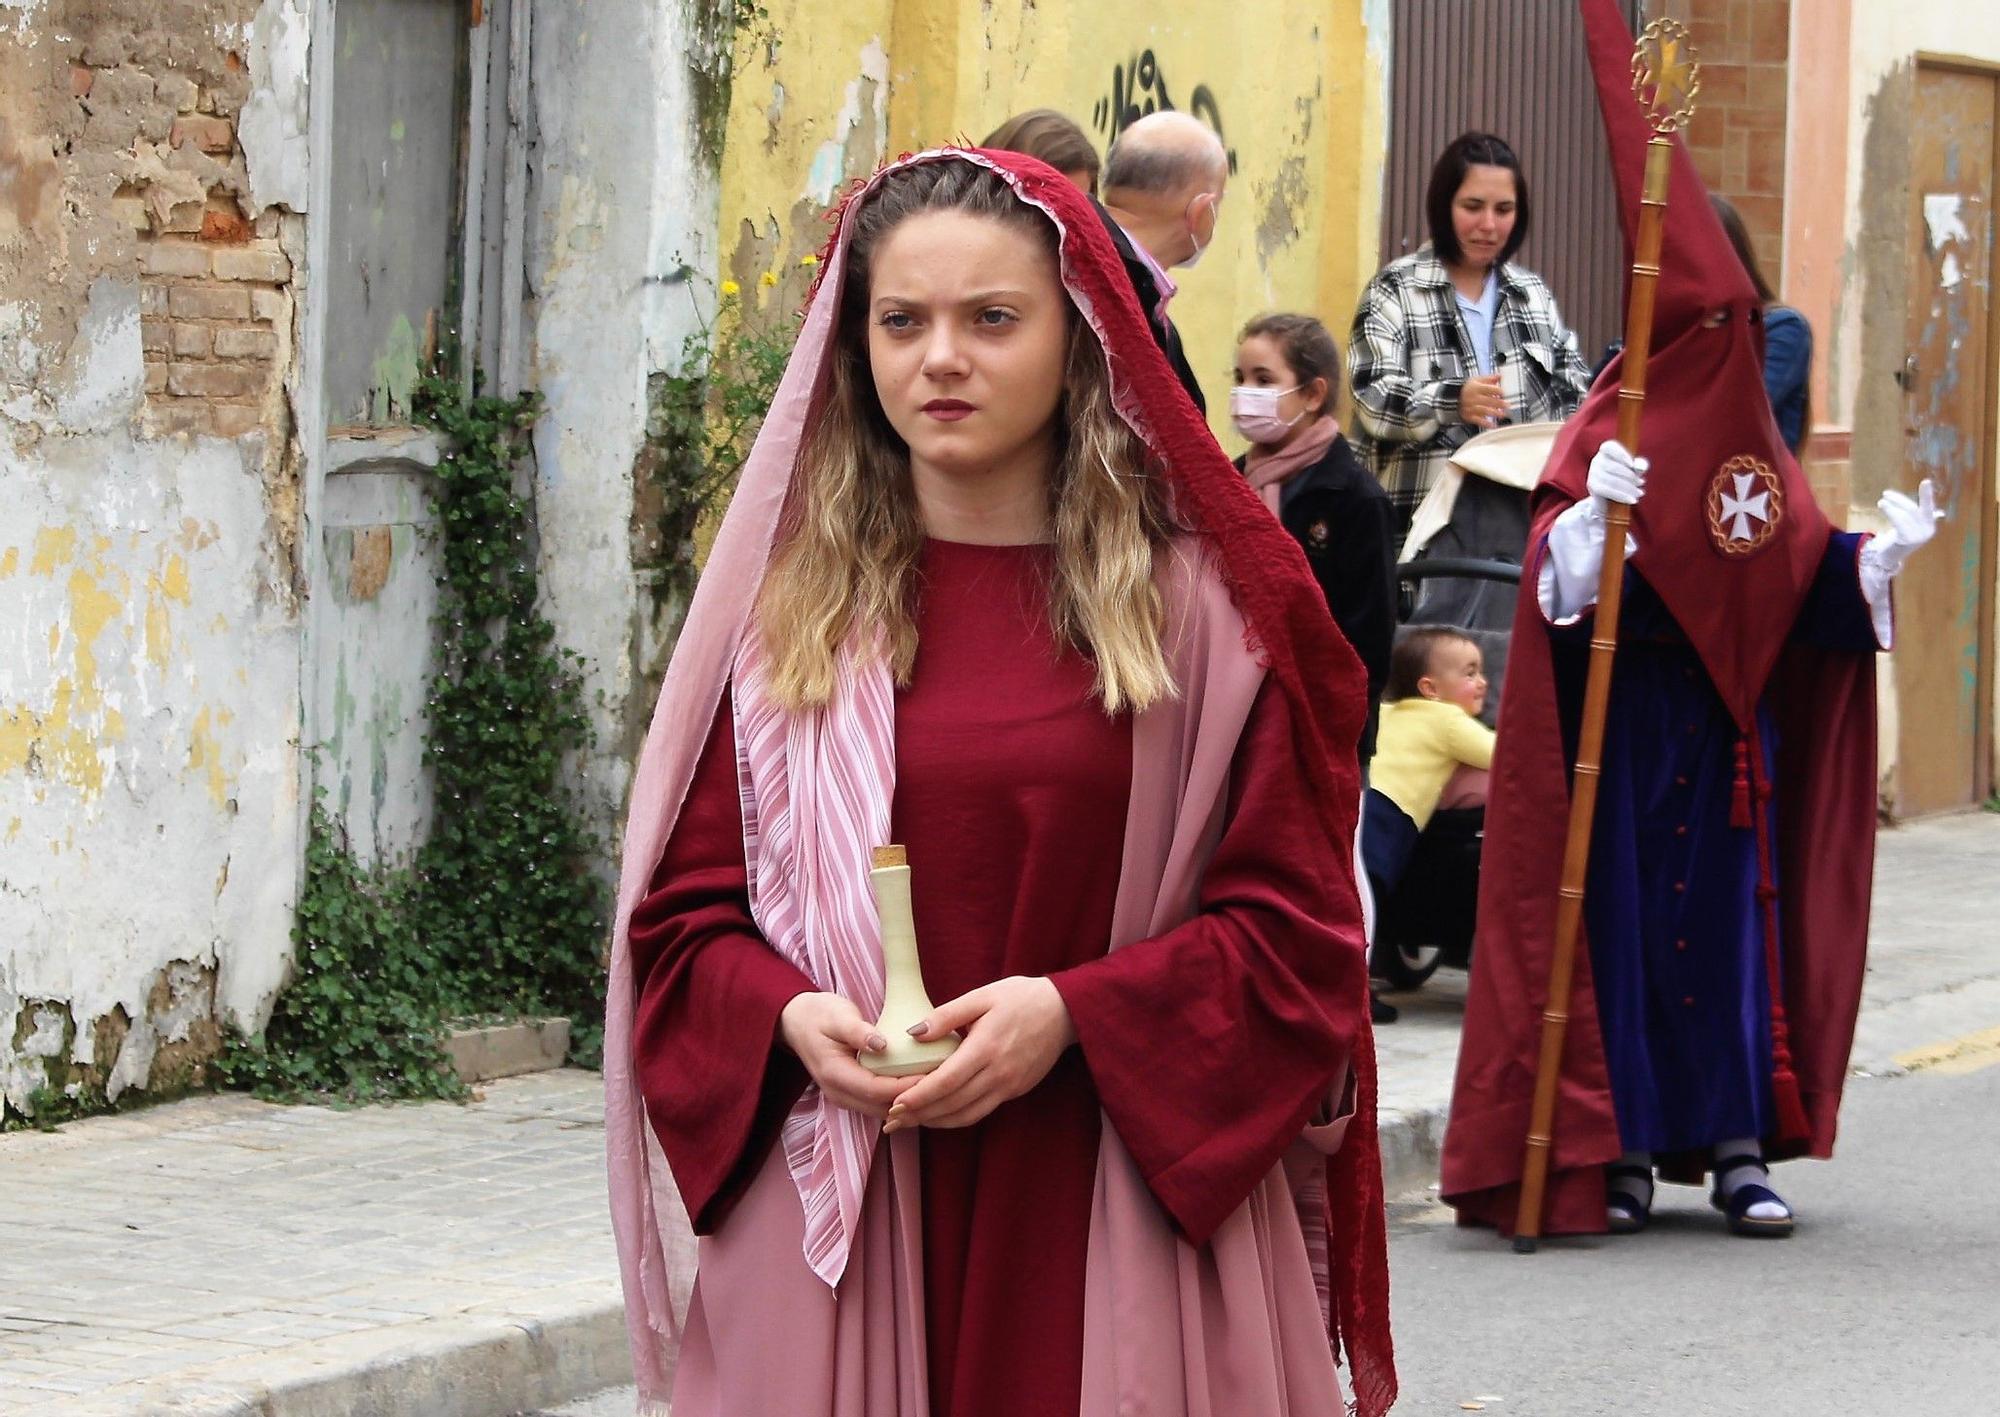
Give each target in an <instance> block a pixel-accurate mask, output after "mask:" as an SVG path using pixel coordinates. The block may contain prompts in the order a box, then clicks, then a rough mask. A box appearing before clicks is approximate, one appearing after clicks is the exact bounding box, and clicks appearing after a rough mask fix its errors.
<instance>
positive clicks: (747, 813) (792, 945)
mask: <svg viewBox="0 0 2000 1417" xmlns="http://www.w3.org/2000/svg"><path fill="white" fill-rule="evenodd" d="M765 684H766V678H765V673H764V665H763V655H762V652H761V648H760V645H759V642H758V637H757V635H756V634H755V632H754V631H753V632H752V633H750V634H748V635H746V636H745V637H744V640H743V644H742V647H741V648H740V649H739V650H738V652H737V658H736V670H735V674H734V683H733V692H732V696H731V702H732V703H733V704H734V706H735V712H736V780H737V790H738V792H739V793H740V794H741V800H742V805H743V856H744V861H745V863H746V865H747V867H748V873H749V881H750V913H751V915H752V917H753V918H755V920H756V921H757V928H758V929H759V930H760V931H762V932H763V935H764V938H765V939H766V940H767V941H769V942H770V945H771V947H772V948H773V949H775V950H776V951H777V952H778V953H779V954H781V955H783V956H784V957H785V958H786V959H788V960H790V961H791V962H792V963H793V964H795V965H797V966H798V967H799V970H800V972H801V973H803V974H805V975H806V976H807V977H808V978H809V979H811V980H812V981H813V983H814V984H815V985H817V986H818V987H819V988H820V989H821V990H823V991H824V992H826V993H829V994H840V995H843V996H844V997H846V998H848V999H851V1000H853V1002H854V1005H855V1007H856V1008H858V1009H860V1010H861V1012H862V1014H863V1016H865V1017H867V1018H871V1019H872V1018H874V1017H876V1016H877V1015H878V1014H879V1013H880V1012H881V1010H882V992H883V988H884V985H883V965H882V925H881V921H880V920H879V919H878V918H877V916H876V912H875V898H874V895H873V893H872V892H871V891H870V890H869V886H868V879H869V878H868V871H869V867H870V864H871V862H870V857H869V852H870V849H871V848H873V847H876V846H881V845H884V844H886V843H887V842H888V841H889V807H890V802H891V799H892V798H893V797H894V795H895V784H896V742H895V728H896V701H895V684H894V682H893V681H892V679H891V676H890V673H889V666H888V662H887V660H886V659H885V658H884V657H883V656H881V655H880V654H874V655H869V656H866V657H865V658H861V657H859V656H856V655H855V654H853V653H851V652H850V653H846V654H843V655H842V656H841V660H840V674H839V679H838V681H837V682H836V684H835V686H834V692H833V698H832V700H831V702H829V703H828V704H827V705H826V707H825V708H822V709H817V710H814V711H811V712H807V713H790V712H787V711H786V710H784V709H783V708H780V707H779V706H778V705H777V704H775V703H773V702H772V701H771V697H770V695H769V694H768V693H767V692H766V689H765ZM880 1129H881V1123H880V1122H878V1121H876V1120H875V1119H874V1118H873V1117H868V1116H864V1115H863V1114H861V1113H859V1112H852V1111H849V1110H848V1109H847V1108H845V1107H836V1106H835V1105H834V1104H833V1103H831V1102H829V1101H827V1100H826V1096H825V1094H823V1093H822V1092H821V1091H820V1090H819V1089H818V1088H817V1087H813V1086H808V1087H807V1088H806V1090H805V1093H804V1095H803V1096H801V1097H800V1098H799V1100H798V1103H797V1104H796V1105H795V1106H794V1107H793V1108H792V1111H791V1114H790V1115H789V1116H788V1117H786V1118H785V1126H784V1147H785V1162H786V1165H787V1166H788V1167H789V1168H790V1169H791V1173H792V1179H793V1180H794V1181H795V1182H796V1183H797V1184H798V1188H799V1199H800V1201H801V1203H802V1204H803V1205H804V1207H805V1219H806V1227H805V1230H806V1263H807V1264H809V1265H810V1266H811V1267H812V1271H813V1273H814V1274H817V1275H818V1276H819V1277H820V1278H821V1279H823V1280H825V1281H826V1282H827V1284H829V1285H837V1284H839V1283H840V1276H841V1274H842V1273H843V1272H844V1271H845V1270H846V1268H847V1253H848V1249H849V1247H850V1246H851V1245H852V1243H853V1238H854V1235H855V1232H856V1230H857V1228H858V1225H859V1221H860V1216H861V1198H862V1196H863V1195H864V1194H865V1193H866V1192H867V1190H868V1165H869V1162H870V1160H871V1159H872V1158H873V1156H874V1154H875V1142H876V1139H877V1137H878V1136H879V1134H880Z"/></svg>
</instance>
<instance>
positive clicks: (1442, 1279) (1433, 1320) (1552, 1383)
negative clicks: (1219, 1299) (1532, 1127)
mask: <svg viewBox="0 0 2000 1417" xmlns="http://www.w3.org/2000/svg"><path fill="white" fill-rule="evenodd" d="M1983 1057H1984V1058H1985V1059H1986V1060H1987V1061H1989V1062H1995V1063H2000V1053H1995V1052H1992V1051H1991V1050H1989V1051H1988V1052H1986V1053H1985V1054H1984V1055H1983ZM1966 1061H1969V1062H1977V1061H1979V1059H1978V1058H1974V1059H1969V1060H1966ZM1849 1088H1850V1091H1849V1093H1848V1100H1847V1105H1846V1107H1845V1108H1844V1109H1843V1112H1842V1128H1843V1135H1842V1137H1841V1140H1840V1144H1839V1153H1840V1154H1839V1156H1838V1158H1837V1159H1836V1160H1834V1161H1832V1162H1826V1163H1821V1162H1796V1163H1792V1164H1789V1165H1786V1166H1782V1167H1780V1168H1778V1172H1777V1176H1778V1181H1779V1184H1780V1187H1781V1189H1782V1190H1783V1191H1784V1193H1785V1195H1786V1198H1787V1199H1788V1200H1790V1201H1791V1203H1792V1205H1793V1206H1794V1208H1795V1209H1796V1210H1797V1212H1798V1215H1799V1228H1798V1232H1797V1234H1796V1235H1795V1236H1794V1237H1793V1238H1792V1239H1790V1240H1782V1241H1771V1240H1746V1239H1739V1238H1736V1237H1734V1236H1731V1235H1730V1234H1729V1233H1728V1232H1727V1230H1725V1229H1724V1228H1723V1225H1722V1219H1721V1217H1720V1216H1719V1215H1717V1214H1716V1213H1715V1212H1714V1211H1712V1210H1710V1209H1709V1208H1708V1199H1707V1193H1706V1192H1705V1191H1697V1190H1693V1189H1690V1188H1686V1187H1678V1186H1675V1187H1667V1188H1664V1189H1663V1190H1662V1192H1661V1195H1660V1199H1659V1201H1658V1203H1657V1204H1656V1206H1655V1209H1654V1223H1653V1226H1652V1228H1651V1229H1649V1230H1648V1231H1646V1232H1645V1233H1644V1234H1641V1235H1637V1236H1632V1237H1627V1238H1623V1239H1617V1240H1613V1239H1611V1238H1609V1237H1606V1238H1603V1239H1596V1240H1589V1241H1584V1240H1565V1241H1551V1242H1548V1243H1545V1244H1544V1245H1543V1247H1542V1249H1541V1250H1540V1252H1539V1253H1537V1254H1535V1255H1532V1256H1521V1255H1516V1254H1514V1253H1513V1251H1512V1249H1511V1248H1510V1247H1509V1246H1508V1245H1506V1244H1504V1243H1502V1242H1501V1241H1499V1240H1498V1239H1496V1238H1495V1237H1494V1236H1493V1235H1492V1234H1490V1233H1487V1232H1481V1231H1468V1230H1458V1229H1456V1228H1455V1227H1453V1225H1452V1224H1451V1220H1450V1212H1448V1211H1446V1210H1445V1209H1444V1208H1442V1207H1440V1206H1438V1205H1436V1204H1434V1203H1408V1202H1405V1203H1403V1204H1400V1205H1398V1206H1397V1207H1396V1208H1395V1210H1394V1213H1393V1215H1392V1225H1393V1233H1392V1236H1391V1242H1390V1266H1391V1270H1392V1277H1393V1286H1394V1287H1393V1292H1392V1303H1393V1308H1394V1315H1395V1330H1396V1342H1397V1349H1398V1364H1397V1366H1398V1369H1399V1370H1400V1372H1401V1375H1402V1391H1403V1395H1402V1398H1401V1400H1400V1401H1398V1402H1397V1404H1396V1408H1395V1411H1396V1413H1397V1414H1398V1417H1434V1414H1454V1417H1455V1414H1457V1413H1460V1412H1463V1411H1481V1410H1483V1411H1485V1412H1488V1413H1492V1414H1494V1417H1594V1415H1595V1414H1599V1413H1606V1414H1609V1413H1616V1414H1619V1417H1651V1414H1661V1417H1668V1414H1671V1417H1696V1415H1697V1414H1699V1417H1729V1414H1737V1413H1741V1414H1756V1417H1821V1414H1830V1413H1871V1414H1873V1413H1884V1414H1897V1415H1898V1417H1903V1414H1909V1417H1974V1414H1979V1415H1980V1417H1986V1414H1991V1413H1994V1412H1995V1411H1996V1410H2000V1217H1997V1216H1996V1208H1997V1207H2000V1185H1996V1182H1995V1178H1996V1176H2000V1125H1996V1121H2000V1066H1986V1067H1983V1068H1978V1069H1976V1070H1972V1071H1965V1072H1958V1073H1953V1072H1945V1071H1941V1070H1935V1069H1933V1070H1927V1071H1918V1072H1912V1073H1908V1074H1906V1075H1903V1076H1900V1077H1881V1078H1857V1079H1853V1080H1852V1081H1850V1083H1849Z"/></svg>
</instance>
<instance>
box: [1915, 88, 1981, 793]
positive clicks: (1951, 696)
mask: <svg viewBox="0 0 2000 1417" xmlns="http://www.w3.org/2000/svg"><path fill="white" fill-rule="evenodd" d="M1996 93H2000V76H1996V75H1994V74H1992V73H1981V72H1971V71H1964V70H1956V69H1950V68H1944V67H1935V68H1933V67H1929V66H1925V67H1922V68H1920V69H1919V70H1918V71H1917V82H1916V98H1915V105H1916V107H1915V112H1914V113H1913V114H1912V121H1911V125H1910V158H1911V197H1910V203H1911V205H1910V214H1909V235H1908V262H1909V266H1908V269H1909V287H1908V290H1909V296H1908V307H1907V308H1908V316H1907V331H1906V343H1905V348H1906V350H1907V352H1908V357H1907V358H1906V359H1905V361H1904V364H1903V369H1902V372H1901V375H1900V378H1901V380H1902V384H1903V446H1904V468H1903V474H1902V477H1903V486H1904V488H1905V489H1906V490H1911V491H1913V490H1914V489H1915V488H1916V485H1917V483H1918V481H1919V480H1920V479H1922V478H1926V477H1928V478H1930V479H1931V480H1932V481H1933V482H1934V483H1935V484H1936V486H1937V490H1938V502H1939V505H1940V506H1941V507H1943V508H1944V509H1945V512H1946V515H1945V519H1944V520H1943V521H1942V522H1940V523H1939V524H1938V532H1937V540H1936V541H1935V542H1934V543H1933V544H1932V545H1931V546H1929V547H1927V548H1926V549H1925V550H1924V551H1923V552H1922V553H1921V554H1920V555H1918V556H1917V557H1915V558H1914V559H1913V560H1912V561H1911V562H1910V565H1909V569H1908V570H1907V571H1905V572H1904V574H1903V576H1902V579H1901V581H1900V582H1899V584H1898V585H1897V588H1896V598H1897V617H1896V618H1897V623H1898V627H1899V633H1898V641H1897V645H1896V654H1895V674H1896V703H1897V710H1898V719H1899V732H1898V739H1897V759H1896V761H1897V769H1896V782H1895V809H1896V814H1897V815H1898V816H1911V815H1916V814H1918V813H1923V812H1937V811H1945V810H1949V809H1950V808H1954V807H1964V806H1969V805H1971V804H1973V803H1976V802H1979V801H1981V800H1983V799H1984V798H1985V796H1986V794H1987V793H1988V792H1990V791H1991V790H1992V770H1993V761H1992V728H1993V586H1994V557H1993V542H1994V536H1993V509H1994V501H1993V437H1994V391H1995V365H1994V363H1993V358H1992V353H1993V352H1992V349H1991V346H1990V343H1989V340H1990V326H1989V318H1990V314H1991V308H1992V306H1991V302H1992V276H1993V234H1994V233H1993V170H1994V140H1995V118H1996Z"/></svg>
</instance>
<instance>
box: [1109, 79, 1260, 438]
mask: <svg viewBox="0 0 2000 1417" xmlns="http://www.w3.org/2000/svg"><path fill="white" fill-rule="evenodd" d="M1103 181H1104V201H1103V204H1102V206H1101V207H1100V211H1101V213H1102V215H1103V217H1104V225H1105V228H1106V229H1107V230H1108V231H1110V233H1111V239H1112V241H1113V242H1114V243H1115V244H1116V245H1117V247H1118V254H1119V256H1120V257H1121V258H1122V259H1123V260H1124V262H1125V273H1126V275H1128V276H1130V277H1131V279H1132V289H1133V290H1135V291H1136V292H1138V296H1139V305H1140V307H1141V308H1142V309H1144V310H1145V312H1146V314H1147V316H1148V317H1150V319H1151V320H1152V323H1153V337H1154V339H1156V340H1157V341H1158V342H1159V345H1160V348H1161V350H1163V351H1164V352H1165V353H1166V356H1167V362H1168V363H1169V364H1171V365H1173V367H1174V373H1175V374H1176V375H1178V376H1179V378H1180V381H1181V387H1182V388H1184V389H1186V390H1187V391H1188V397H1189V398H1191V399H1193V400H1194V406H1195V407H1196V408H1198V409H1200V410H1201V411H1202V412H1203V413H1206V412H1207V411H1208V401H1207V400H1206V399H1204V398H1203V397H1202V394H1201V382H1200V380H1198V379H1196V378H1195V376H1194V369H1193V368H1192V367H1191V366H1190V365H1189V364H1188V361H1187V355H1186V354H1185V353H1183V352H1182V350H1181V337H1180V332H1179V331H1178V330H1176V329H1175V328H1174V323H1173V321H1172V320H1170V319H1168V318H1167V302H1169V301H1170V300H1172V299H1173V298H1174V293H1175V292H1176V291H1177V290H1178V289H1179V287H1178V286H1177V285H1176V284H1175V283H1174V278H1173V277H1172V276H1171V275H1169V274H1168V272H1169V271H1171V270H1173V269H1175V268H1176V267H1178V268H1181V269H1185V268H1187V267H1189V266H1192V265H1193V264H1194V263H1195V262H1196V261H1198V260H1200V259H1201V255H1202V252H1204V251H1206V250H1207V249H1208V246H1209V243H1210V242H1212V241H1213V240H1214V239H1215V222H1216V216H1217V212H1218V209H1219V208H1220V207H1221V206H1222V193H1223V189H1224V188H1225V187H1226V186H1228V184H1229V154H1228V152H1227V150H1225V149H1224V148H1223V146H1222V139H1220V138H1218V137H1217V136H1216V135H1215V130H1214V129H1212V128H1210V127H1209V126H1208V125H1207V124H1206V123H1203V122H1202V121H1201V120H1200V119H1198V118H1193V117H1190V116H1189V115H1187V114H1185V113H1174V112H1160V113H1149V114H1147V115H1146V116H1145V117H1144V118H1141V119H1140V120H1139V121H1138V122H1136V123H1134V124H1133V125H1132V126H1131V127H1129V128H1127V129H1126V130H1125V131H1124V132H1123V133H1120V134H1119V135H1118V140H1117V141H1116V142H1114V143H1113V144H1112V145H1111V152H1110V154H1109V156H1107V157H1106V158H1105V161H1104V179H1103Z"/></svg>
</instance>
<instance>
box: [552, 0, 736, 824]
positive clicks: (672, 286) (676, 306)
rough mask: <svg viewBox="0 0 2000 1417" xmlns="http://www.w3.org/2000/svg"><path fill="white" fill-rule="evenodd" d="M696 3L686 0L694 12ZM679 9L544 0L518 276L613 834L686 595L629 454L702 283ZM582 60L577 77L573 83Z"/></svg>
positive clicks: (704, 185) (686, 57)
mask: <svg viewBox="0 0 2000 1417" xmlns="http://www.w3.org/2000/svg"><path fill="white" fill-rule="evenodd" d="M695 8H697V7H688V9H695ZM688 9H684V8H683V7H681V6H677V5H676V6H662V5H658V4H653V3H648V0H593V3H592V4H591V5H589V6H588V7H585V6H581V5H576V4H573V3H569V0H538V3H536V4H535V7H534V42H533V55H534V75H533V79H534V82H533V91H534V94H535V105H536V107H535V128H536V156H535V159H534V166H533V170H532V172H531V182H532V184H533V186H532V196H531V199H530V209H531V215H530V219H529V233H528V283H529V287H530V290H531V291H532V293H533V297H534V310H535V315H534V327H533V333H532V348H531V353H530V367H531V370H532V373H531V378H530V382H531V383H532V384H533V385H534V386H536V387H538V388H539V389H540V390H541V391H542V394H543V396H544V398H545V399H546V410H545V412H544V413H543V415H542V418H541V420H540V422H539V423H538V424H537V426H536V430H535V461H536V477H537V483H536V488H535V510H536V524H537V530H538V532H539V535H540V539H541V562H540V570H541V577H542V592H543V597H544V600H545V603H546V605H547V608H548V612H549V614H550V617H551V619H552V620H553V622H554V623H555V625H556V629H557V634H558V636H559V637H560V639H561V641H562V643H563V644H564V645H565V646H567V647H568V648H569V649H571V650H574V651H575V652H577V653H578V654H580V655H582V656H583V658H584V660H585V663H586V670H587V673H588V676H589V681H588V684H587V696H588V697H589V699H590V701H591V703H592V705H593V710H592V712H593V719H594V726H595V729H596V739H597V741H596V744H595V746H594V748H593V750H592V753H591V758H590V761H589V762H588V763H587V764H585V765H584V768H585V770H584V772H583V774H582V780H583V782H584V784H585V790H586V792H587V794H588V799H589V804H590V809H591V812H592V816H593V818H594V820H595V824H596V825H597V826H598V827H599V828H600V830H601V831H602V832H603V833H604V836H605V839H606V840H611V839H613V838H614V836H615V831H616V828H617V826H618V824H619V822H620V821H621V818H622V808H623V804H624V797H625V790H626V786H627V783H628V781H629V777H630V771H631V764H632V762H633V761H634V759H635V758H636V756H637V753H638V747H639V743H640V741H641V740H642V739H643V737H644V733H645V728H646V723H647V719H648V717H649V716H650V714H651V711H652V707H653V698H654V694H655V692H656V690H657V687H658V683H659V676H660V674H661V673H662V672H663V671H664V667H665V658H666V654H667V650H668V647H669V643H670V639H671V635H672V632H673V630H674V628H675V627H676V625H677V617H678V611H679V607H678V606H675V605H671V604H661V603H659V602H657V601H656V598H655V596H654V594H653V592H652V589H651V587H650V585H649V584H648V583H647V579H648V578H647V576H646V575H645V574H644V573H643V572H642V571H641V570H640V569H637V568H635V565H634V552H633V548H634V542H635V540H643V538H638V537H635V536H634V531H635V528H634V525H633V524H634V520H635V513H634V504H635V488H634V476H633V468H634V464H635V462H637V461H638V459H639V457H640V452H641V445H642V443H643V441H644V437H645V431H646V418H647V396H648V380H649V376H650V375H651V374H653V373H654V372H656V371H660V370H666V369H674V368H677V367H678V365H679V361H680V353H681V346H682V342H683V340H684V339H685V338H686V336H687V335H688V334H689V333H690V332H692V331H693V330H695V329H696V328H698V326H699V324H700V323H701V318H702V316H703V313H704V312H711V313H712V292H710V291H708V290H707V289H706V288H705V287H704V286H702V285H701V284H700V283H699V282H693V283H691V282H690V281H689V280H687V279H686V278H685V277H684V276H682V275H680V274H678V273H680V272H682V271H683V270H684V269H691V270H694V271H708V270H712V269H714V265H715V248H714V236H713V233H714V230H715V213H716V185H715V178H714V165H713V161H712V159H711V158H709V157H707V156H706V155H705V154H704V152H703V150H702V144H701V132H700V120H701V115H700V114H699V113H698V112H697V111H696V97H695V96H696V94H697V93H698V92H700V91H701V87H702V86H701V85H697V84H695V83H692V82H690V81H689V78H688V73H689V67H690V64H691V63H694V62H698V60H697V58H696V56H699V55H700V54H701V53H702V52H703V39H702V36H701V35H699V34H697V33H696V32H695V31H694V29H693V28H692V25H693V23H694V21H691V19H690V15H689V13H688ZM579 75H588V76H589V81H588V82H578V81H577V80H578V76H579Z"/></svg>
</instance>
